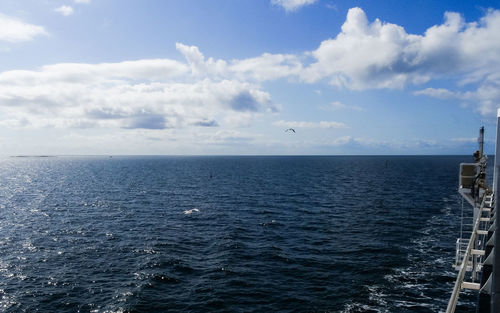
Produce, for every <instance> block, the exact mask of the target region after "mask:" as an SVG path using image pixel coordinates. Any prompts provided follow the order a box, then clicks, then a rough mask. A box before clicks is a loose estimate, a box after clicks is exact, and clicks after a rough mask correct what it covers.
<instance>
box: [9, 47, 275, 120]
mask: <svg viewBox="0 0 500 313" xmlns="http://www.w3.org/2000/svg"><path fill="white" fill-rule="evenodd" d="M192 50H194V49H192ZM274 111H276V107H275V106H274V105H273V104H272V102H271V99H270V95H269V94H268V93H266V92H264V91H262V90H260V87H259V86H258V85H254V84H251V83H248V82H243V81H239V80H228V79H213V78H207V77H201V78H200V77H198V76H197V75H194V74H193V73H191V71H190V68H189V66H188V65H186V64H185V63H181V62H177V61H174V60H169V59H153V60H138V61H127V62H120V63H101V64H78V63H63V64H54V65H47V66H44V67H42V68H40V69H39V70H37V71H25V70H23V71H20V70H16V71H6V72H3V73H0V113H1V114H0V116H1V118H0V124H2V125H4V126H9V127H17V128H19V127H31V128H39V127H56V128H68V127H74V128H96V127H109V128H126V129H168V128H183V127H191V126H192V127H218V126H224V125H226V124H230V125H232V126H235V125H236V126H237V124H238V121H243V122H244V123H248V122H249V121H251V120H252V119H253V118H254V117H257V116H259V115H260V114H263V113H265V112H274Z"/></svg>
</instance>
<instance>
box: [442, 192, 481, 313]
mask: <svg viewBox="0 0 500 313" xmlns="http://www.w3.org/2000/svg"><path fill="white" fill-rule="evenodd" d="M485 199H486V197H483V201H482V202H481V207H480V209H479V214H478V215H477V219H476V221H475V223H474V229H473V230H472V234H471V235H470V239H469V243H468V244H467V249H466V250H465V254H464V255H463V260H465V262H462V263H461V264H460V271H459V272H458V276H457V280H456V281H455V286H454V287H453V292H452V293H451V297H450V301H448V307H447V308H446V313H453V312H455V308H456V306H457V302H458V296H459V295H460V290H462V284H463V282H464V277H465V273H466V272H467V263H469V262H467V260H469V258H470V257H471V256H472V254H471V252H472V248H473V247H474V242H475V241H476V236H477V231H478V230H479V224H480V222H481V215H482V213H483V209H484V204H485Z"/></svg>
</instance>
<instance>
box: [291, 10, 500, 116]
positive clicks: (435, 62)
mask: <svg viewBox="0 0 500 313" xmlns="http://www.w3.org/2000/svg"><path fill="white" fill-rule="evenodd" d="M498 29H500V11H497V10H490V11H488V12H487V13H486V15H485V16H484V17H483V18H482V19H481V20H480V21H479V22H473V23H466V22H465V21H464V20H463V18H462V17H461V16H460V15H459V14H457V13H451V12H447V13H446V14H445V21H444V23H443V24H441V25H435V26H432V27H430V28H429V29H427V31H426V32H425V33H424V34H423V35H414V34H408V33H406V31H405V29H404V28H403V27H401V26H399V25H395V24H390V23H384V22H381V21H380V20H378V19H376V20H375V21H373V22H371V23H370V22H369V21H368V20H367V18H366V15H365V13H364V11H363V10H362V9H360V8H353V9H350V10H349V12H348V14H347V18H346V21H345V23H344V24H343V25H342V31H341V32H340V33H339V34H338V35H337V36H336V37H335V38H333V39H328V40H325V41H323V42H322V43H321V45H320V46H319V48H318V49H316V50H314V51H312V52H310V56H311V57H313V60H314V61H313V63H312V64H311V65H310V66H308V67H307V68H305V69H304V70H303V71H302V72H301V77H302V79H303V80H304V81H307V82H311V83H312V82H317V81H319V80H322V79H327V80H328V81H329V82H330V84H332V85H335V86H339V87H346V88H349V89H355V90H361V89H367V88H402V87H404V86H405V85H409V84H423V83H426V82H429V81H431V80H442V79H445V80H446V79H450V80H452V81H455V82H457V83H458V88H462V86H464V85H471V84H472V86H473V85H474V84H476V85H477V90H476V91H474V92H470V91H469V92H464V91H460V90H459V91H449V90H444V89H432V88H428V89H425V90H423V91H420V92H417V94H420V95H429V96H434V97H438V98H441V99H443V98H461V99H469V100H475V101H479V102H480V104H479V108H478V109H479V110H480V111H481V112H482V113H484V114H488V113H491V112H492V111H493V110H494V108H495V107H497V106H498V105H499V103H500V95H499V92H497V90H498V87H499V86H500V75H499V74H498V73H499V72H500V40H495V39H494V38H497V37H498V35H497V34H498ZM469 89H470V88H469Z"/></svg>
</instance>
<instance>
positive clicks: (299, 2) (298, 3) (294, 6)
mask: <svg viewBox="0 0 500 313" xmlns="http://www.w3.org/2000/svg"><path fill="white" fill-rule="evenodd" d="M316 1H317V0H271V3H272V4H274V5H279V6H282V7H283V8H284V9H285V10H286V11H287V12H288V11H296V10H298V9H299V8H301V7H303V6H306V5H311V4H313V3H315V2H316Z"/></svg>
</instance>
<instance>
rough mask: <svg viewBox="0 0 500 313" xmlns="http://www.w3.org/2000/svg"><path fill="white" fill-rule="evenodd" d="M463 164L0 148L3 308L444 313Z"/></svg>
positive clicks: (464, 305) (464, 302) (462, 307)
mask: <svg viewBox="0 0 500 313" xmlns="http://www.w3.org/2000/svg"><path fill="white" fill-rule="evenodd" d="M470 161H471V158H470V157H467V156H387V157H386V156H377V157H370V156H362V157H361V156H360V157H357V156H346V157H338V156H335V157H320V156H311V157H222V156H217V157H112V158H110V157H45V158H3V159H0V311H3V312H439V311H443V312H444V310H445V309H446V304H447V301H448V299H449V296H450V293H451V290H452V288H453V284H454V281H455V277H456V272H455V271H454V270H453V269H452V267H451V265H452V263H453V260H454V255H455V240H456V238H457V236H458V234H459V231H460V215H461V206H462V201H461V199H460V197H459V195H458V194H457V183H458V165H459V163H460V162H470ZM465 209H469V207H467V206H465ZM474 301H475V296H474V294H473V293H469V294H466V295H465V296H462V297H461V301H460V303H459V308H458V310H457V312H465V311H467V310H471V308H473V304H474Z"/></svg>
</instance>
